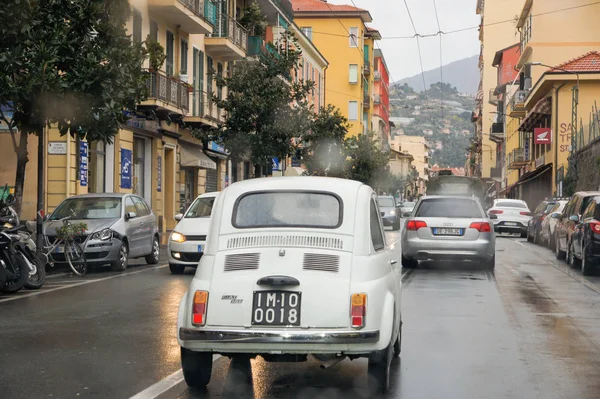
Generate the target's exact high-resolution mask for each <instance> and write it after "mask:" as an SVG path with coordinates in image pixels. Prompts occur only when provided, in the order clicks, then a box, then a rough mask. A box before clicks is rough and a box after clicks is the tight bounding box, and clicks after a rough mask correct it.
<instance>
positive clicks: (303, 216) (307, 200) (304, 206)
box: [233, 192, 342, 228]
mask: <svg viewBox="0 0 600 399" xmlns="http://www.w3.org/2000/svg"><path fill="white" fill-rule="evenodd" d="M341 222H342V202H341V200H340V199H338V197H336V196H334V195H332V194H329V193H307V192H267V193H251V194H247V195H245V196H243V197H242V198H241V199H240V200H238V203H237V204H236V206H235V209H234V211H233V225H234V226H235V227H238V228H250V227H284V226H285V227H322V228H335V227H338V226H339V225H340V224H341Z"/></svg>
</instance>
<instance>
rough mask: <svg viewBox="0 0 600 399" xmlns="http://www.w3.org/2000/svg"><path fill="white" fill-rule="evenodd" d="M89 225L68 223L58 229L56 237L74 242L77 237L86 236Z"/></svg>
mask: <svg viewBox="0 0 600 399" xmlns="http://www.w3.org/2000/svg"><path fill="white" fill-rule="evenodd" d="M86 230H87V224H85V223H67V224H65V225H63V226H61V227H59V228H57V229H56V237H58V239H60V240H66V241H69V240H72V239H73V238H75V237H77V236H81V235H83V234H85V231H86Z"/></svg>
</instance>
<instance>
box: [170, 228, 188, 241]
mask: <svg viewBox="0 0 600 399" xmlns="http://www.w3.org/2000/svg"><path fill="white" fill-rule="evenodd" d="M171 241H175V242H185V236H184V235H183V234H181V233H178V232H176V231H174V232H173V233H171Z"/></svg>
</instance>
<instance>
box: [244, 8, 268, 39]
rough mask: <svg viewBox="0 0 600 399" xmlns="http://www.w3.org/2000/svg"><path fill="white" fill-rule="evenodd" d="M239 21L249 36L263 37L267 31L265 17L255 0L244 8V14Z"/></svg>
mask: <svg viewBox="0 0 600 399" xmlns="http://www.w3.org/2000/svg"><path fill="white" fill-rule="evenodd" d="M239 22H240V25H242V26H243V27H244V28H246V30H247V31H248V35H249V36H258V37H264V35H265V33H266V31H267V25H268V22H267V17H266V16H265V15H264V14H263V13H262V11H261V9H260V6H259V5H258V4H257V3H256V2H255V1H253V2H252V3H251V4H250V5H249V6H247V7H246V8H244V15H243V16H242V18H241V19H240V21H239Z"/></svg>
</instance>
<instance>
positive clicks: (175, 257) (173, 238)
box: [169, 192, 219, 274]
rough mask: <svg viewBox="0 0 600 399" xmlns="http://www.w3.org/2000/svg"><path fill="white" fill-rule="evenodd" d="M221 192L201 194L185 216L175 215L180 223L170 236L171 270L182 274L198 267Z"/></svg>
mask: <svg viewBox="0 0 600 399" xmlns="http://www.w3.org/2000/svg"><path fill="white" fill-rule="evenodd" d="M218 196H219V192H212V193H206V194H201V195H199V196H198V198H196V199H195V200H194V202H192V204H191V205H190V207H189V208H188V209H187V210H186V211H185V214H181V213H179V214H177V215H175V220H177V221H178V223H177V225H176V226H175V229H174V230H173V232H172V233H171V235H170V236H169V269H170V270H171V273H173V274H181V273H183V272H184V270H185V268H186V267H197V266H198V262H199V261H200V258H202V255H203V254H204V248H206V237H207V236H208V228H209V227H210V215H211V213H212V209H213V204H214V202H215V200H216V199H217V197H218Z"/></svg>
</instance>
